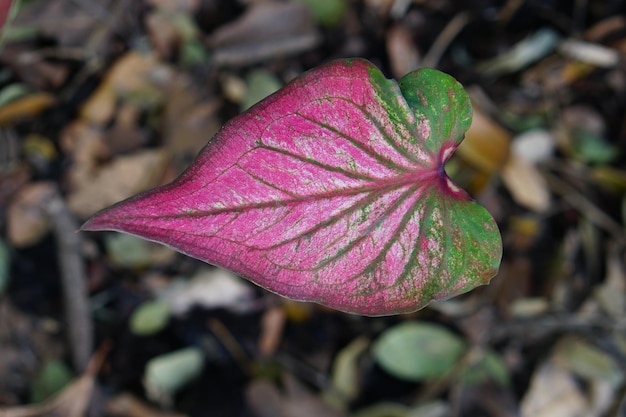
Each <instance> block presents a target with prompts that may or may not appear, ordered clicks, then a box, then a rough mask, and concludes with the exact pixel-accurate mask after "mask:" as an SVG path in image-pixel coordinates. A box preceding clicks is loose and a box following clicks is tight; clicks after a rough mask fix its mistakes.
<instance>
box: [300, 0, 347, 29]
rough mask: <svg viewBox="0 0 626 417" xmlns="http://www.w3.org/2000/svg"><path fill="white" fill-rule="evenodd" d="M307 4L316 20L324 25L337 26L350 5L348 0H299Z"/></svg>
mask: <svg viewBox="0 0 626 417" xmlns="http://www.w3.org/2000/svg"><path fill="white" fill-rule="evenodd" d="M298 1H299V2H300V3H304V4H306V5H307V6H308V7H309V9H310V10H311V13H312V14H313V17H314V18H315V21H316V22H317V23H319V24H320V25H322V26H326V27H335V26H337V25H338V24H339V23H341V20H342V19H343V17H344V15H345V14H346V10H347V9H348V5H347V3H346V0H298Z"/></svg>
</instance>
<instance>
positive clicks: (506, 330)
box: [0, 0, 626, 417]
mask: <svg viewBox="0 0 626 417" xmlns="http://www.w3.org/2000/svg"><path fill="white" fill-rule="evenodd" d="M11 5H12V8H11V10H10V12H9V7H10V6H11ZM625 6H626V5H625V4H624V2H623V1H619V0H597V1H587V0H575V1H557V0H548V1H538V0H502V1H495V0H480V1H479V0H476V1H468V2H462V1H454V0H431V1H427V0H413V1H411V0H362V1H357V0H290V1H278V0H274V1H270V0H267V1H261V0H247V1H244V0H239V1H236V0H133V1H131V0H97V1H96V0H94V1H88V0H22V1H15V0H14V1H13V2H10V1H6V0H4V1H2V2H0V20H1V19H2V17H3V16H4V17H5V23H4V26H3V28H2V32H1V34H0V36H1V39H0V416H2V417H9V416H13V417H16V416H49V415H57V416H73V417H74V416H75V417H78V416H83V415H89V416H129V417H151V416H154V417H157V416H158V417H168V416H245V417H274V416H278V417H316V416H331V417H349V416H354V417H444V416H493V417H505V416H506V417H508V416H533V417H537V416H539V417H544V416H545V417H548V416H550V417H552V416H562V417H575V416H591V417H593V416H598V417H600V416H624V415H626V404H625V400H624V398H625V397H626V381H625V372H626V332H625V330H626V269H625V268H626V266H625V261H626V256H625V254H626V233H625V228H624V224H625V219H626V198H625V192H626V164H625V161H626V157H625V150H626V117H625V116H626V71H625V70H626V65H625V57H626V55H625V54H626V14H625V12H626V7H625ZM343 57H364V58H367V59H369V60H370V61H372V62H373V63H374V64H375V65H377V66H379V67H380V68H381V69H382V71H383V72H384V73H385V74H386V75H387V76H388V77H389V78H399V77H401V76H403V75H404V74H406V73H407V72H410V71H412V70H414V69H416V68H419V67H435V68H438V69H441V70H443V71H445V72H447V73H449V74H451V75H453V76H454V77H455V78H457V79H458V80H459V81H460V82H461V83H462V84H463V85H464V86H465V87H466V89H467V91H468V92H469V94H470V96H471V99H472V103H473V106H474V120H473V124H472V127H471V129H470V131H469V132H468V133H467V135H466V140H465V142H464V143H463V145H462V146H461V147H460V148H459V149H458V151H457V152H456V154H455V156H454V157H453V159H452V160H451V161H450V162H449V163H448V164H447V166H446V170H447V171H448V173H449V174H450V176H452V177H453V178H454V180H455V181H456V182H457V183H458V184H460V185H462V186H463V187H464V188H466V189H467V190H468V191H470V193H471V194H472V195H473V196H474V197H475V198H476V199H477V200H478V201H479V202H480V203H481V204H483V205H484V206H485V207H487V209H488V210H489V211H490V212H491V213H492V215H493V216H494V217H495V219H496V221H497V222H498V224H499V226H500V229H501V231H502V237H503V243H504V256H503V261H502V266H501V269H500V272H499V274H498V275H497V276H496V277H495V278H494V279H493V280H492V283H491V284H490V285H489V286H486V287H481V288H478V289H476V290H474V291H472V292H470V293H468V294H465V295H463V296H460V297H457V298H454V299H452V300H449V301H445V302H439V303H433V304H431V305H430V306H429V307H427V308H425V309H423V310H421V311H418V312H416V313H414V314H410V315H404V316H397V317H379V318H368V317H359V316H354V315H348V314H344V313H339V312H335V311H331V310H329V309H326V308H324V307H321V306H318V305H313V304H306V303H296V302H292V301H289V300H286V299H283V298H280V297H278V296H276V295H273V294H270V293H268V292H266V291H263V290H261V289H259V288H257V287H256V286H254V285H253V284H250V283H248V282H247V281H244V280H242V279H241V278H238V277H236V276H234V275H233V274H231V273H229V272H226V271H223V270H219V269H217V268H214V267H211V266H209V265H206V264H203V263H202V262H199V261H196V260H193V259H190V258H187V257H185V256H183V255H180V254H177V253H175V252H173V251H171V250H170V249H167V248H165V247H162V246H159V245H156V244H153V243H149V242H146V241H143V240H140V239H136V238H132V237H129V236H125V235H121V234H115V233H98V234H97V233H76V232H75V231H76V230H77V229H78V227H79V226H80V224H81V223H82V222H83V221H84V220H86V219H87V218H88V217H89V216H90V215H92V214H93V213H94V212H96V211H97V210H100V209H102V208H104V207H106V206H108V205H111V204H113V203H115V202H117V201H119V200H120V199H123V198H125V197H128V196H130V195H133V194H135V193H137V192H139V191H142V190H145V189H147V188H150V187H153V186H157V185H159V184H163V183H166V182H169V181H171V180H172V179H174V178H175V177H176V176H177V175H178V174H179V173H180V172H182V170H183V169H184V168H185V167H187V166H188V165H189V164H190V163H191V161H192V160H193V157H194V156H195V154H196V153H197V152H198V150H199V149H200V148H201V147H202V146H203V145H204V144H205V143H206V142H207V141H208V140H209V139H210V138H211V137H212V136H213V135H214V134H215V133H216V132H217V131H218V129H219V128H220V126H221V125H222V124H223V123H225V122H226V121H228V120H229V119H231V118H233V117H234V116H236V115H238V114H239V113H240V112H242V111H244V110H245V109H247V108H248V107H250V106H251V105H253V104H254V103H256V102H257V101H259V100H261V99H262V98H264V97H265V96H267V95H268V94H271V93H272V92H274V91H276V90H277V89H279V88H280V87H281V86H283V85H285V83H287V82H289V81H290V80H291V79H293V78H294V77H295V76H297V75H298V74H300V73H302V72H304V71H306V70H307V69H310V68H312V67H315V66H317V65H320V64H323V63H325V62H328V61H329V60H332V59H336V58H343Z"/></svg>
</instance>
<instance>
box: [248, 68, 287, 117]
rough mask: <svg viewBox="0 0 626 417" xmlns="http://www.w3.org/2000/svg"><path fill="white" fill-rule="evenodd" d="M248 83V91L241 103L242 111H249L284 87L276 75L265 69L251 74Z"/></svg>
mask: <svg viewBox="0 0 626 417" xmlns="http://www.w3.org/2000/svg"><path fill="white" fill-rule="evenodd" d="M246 81H247V84H248V89H247V91H246V95H245V96H244V98H243V102H242V103H241V110H242V111H244V110H247V109H249V108H250V107H252V106H253V105H255V104H256V103H258V102H259V101H261V100H263V99H264V98H265V97H267V96H269V95H270V94H272V93H274V92H276V91H278V90H279V89H280V87H282V84H281V82H280V80H279V79H278V78H276V76H275V75H274V74H272V73H271V72H269V71H266V70H263V69H259V70H255V71H252V72H250V74H248V77H247V79H246Z"/></svg>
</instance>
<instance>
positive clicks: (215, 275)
mask: <svg viewBox="0 0 626 417" xmlns="http://www.w3.org/2000/svg"><path fill="white" fill-rule="evenodd" d="M252 295H253V289H252V287H250V286H249V285H248V284H246V282H245V281H243V280H242V279H241V278H239V277H237V276H236V275H235V274H233V273H232V272H230V271H226V270H225V269H220V268H208V267H207V268H202V269H200V270H199V271H198V272H197V273H196V274H195V275H194V276H193V277H192V278H191V279H190V280H185V281H180V282H178V283H175V284H173V285H172V286H171V287H169V288H167V289H165V290H164V291H163V292H162V293H160V294H159V298H160V299H162V300H165V301H167V302H168V303H169V305H170V307H171V309H172V313H173V314H177V315H180V314H184V313H186V312H187V311H189V310H190V309H191V308H192V307H194V306H202V307H204V308H231V309H239V310H241V309H244V308H246V306H247V305H248V304H249V302H250V299H251V298H252Z"/></svg>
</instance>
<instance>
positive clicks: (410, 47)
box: [387, 23, 421, 79]
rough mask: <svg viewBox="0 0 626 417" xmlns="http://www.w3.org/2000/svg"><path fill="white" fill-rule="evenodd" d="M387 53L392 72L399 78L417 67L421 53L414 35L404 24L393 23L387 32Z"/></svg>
mask: <svg viewBox="0 0 626 417" xmlns="http://www.w3.org/2000/svg"><path fill="white" fill-rule="evenodd" d="M387 54H388V55H389V61H390V65H391V73H392V74H393V76H394V77H395V78H397V79H400V78H401V77H403V76H404V75H405V74H408V73H409V72H411V71H413V70H415V69H417V68H418V67H419V64H420V60H421V54H420V52H419V51H418V49H417V46H416V45H415V42H413V36H412V34H411V31H409V30H408V29H407V28H406V27H405V26H403V25H402V24H399V23H397V24H395V25H393V26H392V27H391V28H390V29H389V31H388V32H387Z"/></svg>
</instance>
